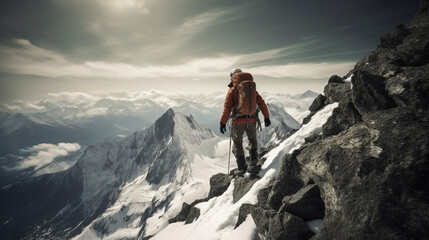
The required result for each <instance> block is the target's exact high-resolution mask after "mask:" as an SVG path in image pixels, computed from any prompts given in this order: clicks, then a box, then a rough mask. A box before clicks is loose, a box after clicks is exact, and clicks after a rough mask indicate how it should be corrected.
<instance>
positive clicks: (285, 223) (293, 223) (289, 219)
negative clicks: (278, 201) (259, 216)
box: [266, 213, 313, 240]
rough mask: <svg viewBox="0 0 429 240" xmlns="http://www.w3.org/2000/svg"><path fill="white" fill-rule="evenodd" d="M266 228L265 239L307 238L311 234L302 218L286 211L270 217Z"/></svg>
mask: <svg viewBox="0 0 429 240" xmlns="http://www.w3.org/2000/svg"><path fill="white" fill-rule="evenodd" d="M268 228H269V229H268V233H267V235H266V236H267V238H266V239H267V240H283V239H297V240H299V239H309V238H310V237H311V236H312V235H313V234H312V233H311V232H310V230H309V229H308V227H307V224H306V223H305V222H304V221H303V220H302V219H300V218H298V217H296V216H294V215H292V214H288V213H281V214H277V215H275V216H274V217H272V218H271V219H270V221H269V227H268Z"/></svg>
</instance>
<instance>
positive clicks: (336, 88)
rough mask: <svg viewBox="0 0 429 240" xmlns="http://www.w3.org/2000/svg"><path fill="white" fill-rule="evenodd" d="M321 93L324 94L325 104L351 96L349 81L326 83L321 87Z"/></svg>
mask: <svg viewBox="0 0 429 240" xmlns="http://www.w3.org/2000/svg"><path fill="white" fill-rule="evenodd" d="M323 93H324V94H325V96H326V98H327V99H326V102H325V103H326V104H331V103H334V102H339V101H340V100H342V99H347V98H351V96H352V88H351V84H350V82H343V83H337V82H332V83H328V84H327V85H326V86H325V88H324V89H323Z"/></svg>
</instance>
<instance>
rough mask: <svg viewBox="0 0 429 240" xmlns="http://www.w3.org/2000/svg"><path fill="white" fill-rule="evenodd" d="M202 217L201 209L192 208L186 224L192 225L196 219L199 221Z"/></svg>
mask: <svg viewBox="0 0 429 240" xmlns="http://www.w3.org/2000/svg"><path fill="white" fill-rule="evenodd" d="M199 216H200V209H198V208H196V207H194V206H192V207H191V209H190V211H189V214H188V216H187V217H186V220H185V224H189V223H192V222H193V221H194V220H195V219H198V217H199Z"/></svg>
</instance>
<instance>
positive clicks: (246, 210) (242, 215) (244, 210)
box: [234, 203, 254, 228]
mask: <svg viewBox="0 0 429 240" xmlns="http://www.w3.org/2000/svg"><path fill="white" fill-rule="evenodd" d="M253 207H254V206H253V205H252V204H248V203H244V204H242V205H241V206H240V210H239V211H238V220H237V223H236V224H235V227H234V228H237V227H238V226H240V224H242V223H243V222H244V221H245V220H246V218H247V215H249V214H250V213H251V209H252V208H253Z"/></svg>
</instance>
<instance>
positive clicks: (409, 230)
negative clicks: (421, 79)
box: [296, 108, 429, 239]
mask: <svg viewBox="0 0 429 240" xmlns="http://www.w3.org/2000/svg"><path fill="white" fill-rule="evenodd" d="M427 129H429V123H428V122H427V121H422V120H420V119H419V118H418V117H417V116H415V115H414V114H413V109H410V108H394V109H389V110H386V111H378V112H375V113H373V114H371V115H368V117H364V121H363V122H361V123H358V124H356V125H355V126H353V127H351V128H349V129H348V130H346V131H343V132H342V133H340V134H339V135H336V136H331V137H328V138H325V139H324V140H323V141H317V142H314V143H311V144H308V145H307V146H306V147H305V148H303V149H302V150H301V154H299V155H298V156H297V157H296V159H297V161H298V162H299V163H300V164H301V165H302V166H303V169H305V172H306V174H308V175H309V176H310V177H311V178H312V179H313V180H314V181H315V182H316V184H317V185H318V186H319V187H320V189H321V196H322V199H323V200H324V203H325V207H326V211H325V214H326V216H325V218H324V220H323V222H324V227H323V229H322V231H321V232H319V233H318V234H317V235H316V236H315V239H332V238H336V239H422V238H425V236H427V231H426V229H428V227H429V221H428V220H429V217H428V216H429V204H428V200H429V199H428V196H427V194H426V191H427V189H429V142H428V141H427V139H429V131H428V130H427ZM315 153H316V154H315Z"/></svg>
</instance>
